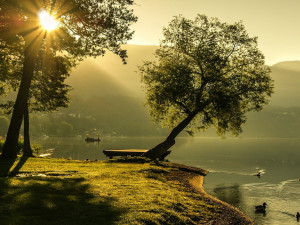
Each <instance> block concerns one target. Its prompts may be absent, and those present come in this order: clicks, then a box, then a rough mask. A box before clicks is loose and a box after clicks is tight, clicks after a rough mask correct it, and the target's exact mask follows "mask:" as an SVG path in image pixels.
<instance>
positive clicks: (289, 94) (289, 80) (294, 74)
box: [270, 61, 300, 107]
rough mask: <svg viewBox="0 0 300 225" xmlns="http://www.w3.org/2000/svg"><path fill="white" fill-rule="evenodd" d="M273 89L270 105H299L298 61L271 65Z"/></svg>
mask: <svg viewBox="0 0 300 225" xmlns="http://www.w3.org/2000/svg"><path fill="white" fill-rule="evenodd" d="M271 70H272V78H273V79H274V81H275V89H274V91H275V92H274V94H273V96H272V99H271V101H270V105H276V106H283V107H300V61H289V62H280V63H277V64H275V65H273V66H271Z"/></svg>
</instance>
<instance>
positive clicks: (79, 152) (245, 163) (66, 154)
mask: <svg viewBox="0 0 300 225" xmlns="http://www.w3.org/2000/svg"><path fill="white" fill-rule="evenodd" d="M159 141H161V139H160V138H107V139H103V140H102V141H101V142H100V144H97V143H90V144H86V143H85V142H84V141H83V138H49V139H47V140H40V142H41V143H42V145H43V147H44V149H50V150H48V151H46V152H45V153H48V154H52V156H53V157H63V158H72V159H91V160H92V159H98V160H102V159H106V157H105V156H104V155H103V153H102V150H103V149H126V148H150V147H153V146H154V145H155V144H157V143H159ZM172 150H173V151H172V154H171V155H170V156H169V157H168V159H169V160H170V161H172V162H179V163H184V164H186V165H191V166H197V167H201V168H204V169H207V170H209V171H210V173H209V174H208V175H207V177H206V178H205V184H204V188H205V190H206V191H207V192H208V193H209V194H211V195H213V196H216V197H218V198H219V199H221V200H223V201H225V202H228V203H230V204H231V205H234V206H236V207H237V208H239V209H241V210H242V211H243V212H245V213H246V214H247V215H249V216H251V217H252V218H254V220H255V221H256V222H257V224H272V225H273V224H274V225H276V224H278V225H282V224H299V223H297V221H296V219H295V217H294V215H295V214H296V212H298V211H300V181H299V178H300V139H219V138H178V140H177V143H176V145H175V146H174V147H173V148H172ZM257 172H261V174H262V176H261V178H258V177H257V176H254V174H256V173H257ZM263 202H266V203H267V204H268V207H267V213H266V215H262V214H255V212H254V206H255V205H258V204H262V203H263Z"/></svg>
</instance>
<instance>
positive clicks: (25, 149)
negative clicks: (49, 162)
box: [23, 103, 33, 157]
mask: <svg viewBox="0 0 300 225" xmlns="http://www.w3.org/2000/svg"><path fill="white" fill-rule="evenodd" d="M23 156H25V157H33V152H32V149H31V145H30V136H29V111H28V103H27V104H26V106H25V110H24V147H23Z"/></svg>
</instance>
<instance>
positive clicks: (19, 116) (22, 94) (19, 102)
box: [1, 41, 38, 159]
mask: <svg viewBox="0 0 300 225" xmlns="http://www.w3.org/2000/svg"><path fill="white" fill-rule="evenodd" d="M33 42H34V41H33ZM37 54H38V48H37V47H36V45H35V44H34V43H31V44H29V45H27V46H26V48H25V53H24V63H23V75H22V79H21V84H20V88H19V92H18V95H17V99H16V102H15V105H14V109H13V114H12V117H11V120H10V125H9V128H8V132H7V137H6V141H5V144H4V147H3V151H2V155H1V157H2V158H4V159H15V158H16V157H17V145H18V138H19V133H20V128H21V125H22V120H23V115H24V110H25V106H26V104H27V99H28V96H29V88H30V83H31V80H32V77H33V72H34V67H35V62H36V58H37Z"/></svg>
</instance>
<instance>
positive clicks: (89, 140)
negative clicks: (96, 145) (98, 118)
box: [85, 136, 100, 142]
mask: <svg viewBox="0 0 300 225" xmlns="http://www.w3.org/2000/svg"><path fill="white" fill-rule="evenodd" d="M85 141H86V142H99V141H100V138H99V136H98V138H90V137H87V138H86V139H85Z"/></svg>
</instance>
